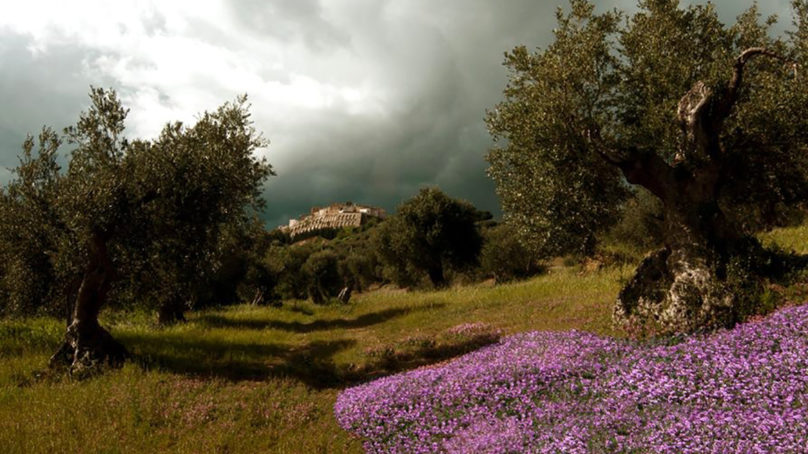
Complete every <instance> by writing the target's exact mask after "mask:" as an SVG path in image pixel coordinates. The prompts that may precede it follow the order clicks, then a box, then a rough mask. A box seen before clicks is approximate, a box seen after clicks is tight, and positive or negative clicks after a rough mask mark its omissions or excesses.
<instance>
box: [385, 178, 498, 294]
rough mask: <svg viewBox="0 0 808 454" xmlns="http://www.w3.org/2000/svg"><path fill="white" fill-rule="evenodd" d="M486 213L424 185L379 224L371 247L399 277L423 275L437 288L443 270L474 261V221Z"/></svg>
mask: <svg viewBox="0 0 808 454" xmlns="http://www.w3.org/2000/svg"><path fill="white" fill-rule="evenodd" d="M486 217H490V214H487V213H482V212H480V211H479V210H477V209H476V208H474V206H473V205H471V204H470V203H468V202H465V201H460V200H456V199H452V198H450V197H449V196H447V195H446V194H444V193H443V192H442V191H441V190H440V189H438V188H424V189H421V191H420V192H419V193H418V194H417V195H416V196H414V197H413V198H411V199H409V200H407V201H406V202H404V203H403V204H401V205H400V206H399V207H398V212H397V213H396V215H395V216H392V217H391V218H390V219H388V220H387V221H385V222H384V223H382V224H381V225H380V226H379V230H380V231H379V232H378V235H377V237H376V250H377V251H378V252H379V254H380V257H381V259H382V261H384V262H386V263H387V264H388V266H393V267H394V268H397V269H398V270H399V272H400V273H401V274H402V275H406V274H410V273H411V271H416V272H422V273H426V275H427V276H428V277H429V280H430V282H432V285H434V286H435V287H443V286H445V285H446V283H447V282H446V274H445V272H446V269H447V268H456V269H462V268H465V267H468V266H471V265H474V264H476V263H477V258H478V255H479V252H480V247H481V245H482V238H481V236H480V233H479V232H478V230H477V227H476V225H475V223H476V222H477V221H479V220H482V219H484V218H486ZM400 283H401V282H400Z"/></svg>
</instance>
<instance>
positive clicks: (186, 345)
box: [120, 334, 497, 389]
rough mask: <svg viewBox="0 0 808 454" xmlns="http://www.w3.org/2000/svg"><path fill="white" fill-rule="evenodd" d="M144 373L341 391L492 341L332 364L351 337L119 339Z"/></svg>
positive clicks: (137, 336)
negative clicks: (298, 340) (274, 381)
mask: <svg viewBox="0 0 808 454" xmlns="http://www.w3.org/2000/svg"><path fill="white" fill-rule="evenodd" d="M120 339H121V340H122V341H123V342H124V343H125V344H126V346H127V348H129V349H130V351H131V352H132V353H133V358H134V360H135V362H136V363H137V364H138V365H140V367H142V368H144V369H157V370H162V371H167V372H172V373H177V374H182V375H187V376H193V377H202V378H219V379H225V380H229V381H241V380H266V379H269V378H273V377H275V378H290V379H294V380H298V381H300V382H302V383H304V384H306V385H308V386H310V387H312V388H315V389H324V388H342V387H346V386H351V385H355V384H358V383H363V382H366V381H369V380H372V379H375V378H379V377H382V376H385V375H390V374H393V373H397V372H403V371H406V370H410V369H414V368H417V367H422V366H426V365H429V364H434V363H437V362H441V361H445V360H448V359H450V358H453V357H456V356H458V355H462V354H464V353H468V352H470V351H473V350H476V349H478V348H480V347H482V346H484V345H486V344H490V343H492V342H496V340H497V339H496V338H495V337H492V336H490V335H481V336H475V337H471V338H467V339H458V340H456V341H451V342H442V343H439V344H435V343H430V344H428V345H423V346H418V347H416V348H406V349H399V348H396V347H391V348H389V349H385V350H383V351H382V353H381V354H379V355H372V356H369V357H368V358H367V361H364V362H363V363H362V364H336V363H335V362H334V359H333V358H334V355H335V354H337V353H338V352H340V351H342V350H345V349H347V348H351V347H353V346H355V345H356V341H355V340H353V339H337V340H329V341H313V342H309V343H307V344H303V345H288V344H286V345H285V344H258V343H243V342H230V341H216V340H207V339H190V340H189V339H185V338H180V337H162V336H149V335H141V334H128V335H123V336H120Z"/></svg>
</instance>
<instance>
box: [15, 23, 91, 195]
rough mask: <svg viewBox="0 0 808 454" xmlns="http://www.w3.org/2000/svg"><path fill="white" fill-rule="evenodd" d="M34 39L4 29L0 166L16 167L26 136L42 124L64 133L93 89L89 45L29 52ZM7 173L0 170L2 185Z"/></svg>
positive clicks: (36, 130) (35, 131)
mask: <svg viewBox="0 0 808 454" xmlns="http://www.w3.org/2000/svg"><path fill="white" fill-rule="evenodd" d="M31 44H32V43H31V40H30V38H28V37H26V36H22V35H18V34H15V33H10V32H0V62H2V64H3V66H2V71H0V96H1V97H0V99H1V100H2V105H1V106H0V167H2V168H3V169H7V168H13V167H16V166H17V164H18V162H19V161H18V158H17V157H18V156H19V154H20V152H21V148H20V147H21V145H22V142H23V140H25V137H26V134H33V135H37V134H38V133H39V131H40V130H41V129H42V126H44V125H48V126H51V127H53V128H54V129H56V130H57V131H60V130H61V128H63V127H64V126H67V125H69V124H70V123H73V122H75V118H76V115H77V113H78V112H79V111H81V108H82V107H83V106H84V105H85V104H86V101H85V100H86V99H87V91H88V89H89V85H88V82H87V81H86V77H85V75H84V74H83V72H84V70H83V61H84V59H85V58H87V57H88V55H90V54H89V52H88V51H87V50H86V49H80V48H75V47H60V46H56V47H54V48H52V49H51V51H49V52H48V53H47V54H38V53H32V52H31V51H29V50H28V47H29V46H30V45H31ZM8 177H9V173H8V172H6V171H2V170H0V183H5V182H6V181H8Z"/></svg>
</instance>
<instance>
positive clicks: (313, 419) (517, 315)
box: [0, 227, 808, 453]
mask: <svg viewBox="0 0 808 454" xmlns="http://www.w3.org/2000/svg"><path fill="white" fill-rule="evenodd" d="M805 238H808V230H807V229H806V227H800V228H794V229H782V230H780V231H776V232H773V233H770V234H767V235H766V236H765V237H764V241H766V242H776V243H777V244H780V245H781V247H783V248H784V249H796V250H797V251H798V252H806V251H805V250H804V245H805V241H804V239H805ZM632 268H633V267H632V266H626V267H619V268H617V267H610V268H604V269H601V270H596V271H588V272H582V271H581V270H580V268H579V267H554V268H551V269H550V271H549V272H548V273H547V274H545V275H543V276H539V277H536V278H533V279H531V280H527V281H523V282H516V283H511V284H504V285H497V286H494V285H492V284H490V283H482V284H476V285H470V286H464V287H455V288H451V289H447V290H443V291H437V292H404V291H400V290H388V289H380V290H376V291H373V292H368V293H365V294H359V295H355V296H354V298H353V299H352V301H351V302H350V303H349V304H347V305H331V306H316V305H313V304H311V303H309V302H305V301H287V302H285V303H284V305H283V307H281V308H271V307H251V306H237V307H230V308H226V309H221V310H208V311H203V312H197V313H191V314H189V322H188V323H185V324H181V325H177V326H174V327H170V328H157V327H156V326H155V323H154V320H153V319H152V316H151V315H150V314H145V313H133V314H122V313H107V314H105V316H104V317H103V321H102V323H103V324H105V325H106V326H108V327H109V328H110V329H111V331H112V333H113V335H114V336H115V337H117V338H118V339H119V340H121V341H122V342H123V343H124V344H125V345H126V346H127V348H128V349H129V350H130V352H131V353H132V354H133V360H132V361H130V362H129V363H127V364H126V366H125V367H123V368H122V369H120V370H112V371H107V372H105V373H103V374H101V375H98V376H95V377H91V378H88V379H84V380H80V381H79V380H72V379H70V378H68V377H66V376H64V375H60V374H54V373H50V372H49V371H47V369H46V367H45V365H46V364H47V360H48V357H49V355H50V354H51V353H52V352H53V351H54V350H55V349H56V347H57V345H58V343H59V340H60V338H61V335H62V330H63V322H61V321H57V320H51V319H26V320H5V321H0V446H2V447H3V449H2V450H3V452H4V453H17V452H109V453H117V452H222V453H225V452H226V453H235V452H279V453H317V452H323V453H331V452H361V451H362V447H361V443H360V441H359V440H357V439H355V438H352V437H351V436H350V435H349V434H347V433H346V432H345V431H343V430H342V429H340V428H339V427H338V426H337V423H336V421H335V418H334V415H333V406H334V402H335V400H336V397H337V394H338V393H339V392H340V390H342V389H344V388H346V387H348V386H351V385H355V384H359V383H363V382H367V381H369V380H372V379H373V378H376V377H381V376H385V375H389V374H391V373H395V372H399V371H404V370H411V369H415V368H417V367H421V366H424V365H428V364H435V363H439V362H442V361H445V360H447V359H449V358H452V357H454V356H457V355H460V354H463V353H466V352H469V351H472V350H475V349H477V348H479V347H480V346H482V345H485V344H488V343H490V342H492V341H494V340H496V339H497V338H498V336H500V335H507V334H512V333H517V332H523V331H533V330H569V329H579V330H584V331H589V332H592V333H597V334H601V335H610V336H614V335H619V333H616V332H614V331H613V330H612V327H611V309H612V302H613V301H614V298H615V296H616V295H617V292H618V290H619V288H620V286H621V284H622V283H623V282H624V281H625V280H626V279H628V278H629V277H630V276H631V272H632Z"/></svg>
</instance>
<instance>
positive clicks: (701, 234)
mask: <svg viewBox="0 0 808 454" xmlns="http://www.w3.org/2000/svg"><path fill="white" fill-rule="evenodd" d="M759 55H765V56H770V57H776V58H781V57H779V56H777V55H776V54H774V53H772V52H770V51H768V50H766V49H764V48H751V49H747V50H746V51H744V52H743V53H742V54H741V55H740V57H738V59H737V60H736V62H735V67H734V72H733V74H732V78H731V80H730V81H729V83H728V84H727V85H726V87H725V88H723V89H717V90H715V91H713V90H712V89H710V88H708V87H707V86H705V85H704V84H703V83H701V82H699V83H697V84H696V85H695V86H694V87H693V88H692V89H691V90H690V91H689V92H688V93H687V94H685V96H684V97H683V98H682V99H681V101H680V102H679V108H678V117H679V121H680V124H681V127H682V132H683V134H684V141H683V143H684V145H683V146H682V148H681V150H680V152H679V153H678V154H677V156H676V157H675V159H674V161H673V162H672V163H669V162H667V161H665V160H664V159H662V158H661V157H660V156H659V155H657V154H656V153H655V152H653V151H648V150H637V149H632V150H612V149H608V148H606V147H603V146H601V147H599V149H598V151H599V152H600V154H601V156H603V157H604V159H606V160H607V161H609V162H610V163H612V164H614V165H617V166H618V167H619V168H620V169H621V171H622V172H623V175H624V176H625V177H626V179H627V180H628V181H629V182H630V183H633V184H639V185H641V186H643V187H645V188H647V189H648V190H650V191H651V192H652V193H653V194H655V195H656V196H657V197H659V198H660V199H661V200H662V203H663V207H664V208H663V209H664V216H665V229H666V231H665V238H666V242H665V247H664V248H663V249H662V250H659V251H656V252H654V253H652V254H650V255H649V256H647V257H646V258H645V259H644V260H643V261H642V262H641V264H640V265H639V267H638V268H637V271H636V274H635V275H634V277H633V278H632V279H631V280H630V281H629V282H628V284H627V285H626V286H625V287H624V288H623V290H622V291H621V292H620V294H619V296H618V299H617V304H616V306H615V309H614V319H615V321H616V322H617V323H618V324H621V325H624V326H626V325H628V326H635V325H641V326H653V327H654V329H656V330H659V331H662V332H693V331H696V330H700V329H709V328H715V327H720V326H730V325H732V324H733V323H735V322H736V321H737V320H738V317H739V303H740V301H739V296H738V295H737V293H736V292H735V291H734V288H733V287H732V282H731V280H732V279H731V278H732V276H731V274H732V269H731V268H732V266H733V263H735V262H737V261H738V259H739V257H744V258H745V260H746V261H747V262H748V261H749V260H756V259H757V258H760V257H762V256H763V255H762V253H763V251H762V248H761V246H760V244H759V243H758V242H757V241H756V240H755V239H754V238H750V237H747V236H745V235H744V234H743V233H742V231H741V229H740V228H739V227H738V226H735V225H733V224H732V223H730V222H729V221H728V219H727V217H726V216H725V215H724V213H722V211H721V208H720V207H719V205H718V202H717V200H718V195H719V192H720V190H721V187H722V185H723V184H724V183H725V180H724V175H723V171H724V169H725V166H727V164H728V162H727V161H728V158H727V153H726V150H725V149H724V148H723V145H722V143H721V140H720V135H721V132H722V129H723V124H724V121H725V120H726V118H727V117H728V116H729V114H730V112H731V110H732V108H733V106H734V104H735V102H736V101H737V97H738V90H739V88H740V85H741V82H742V79H743V70H744V66H745V64H746V62H747V61H748V60H749V59H750V58H752V57H755V56H759ZM745 272H748V270H745ZM759 277H760V276H748V278H749V279H751V280H754V279H757V278H759Z"/></svg>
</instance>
